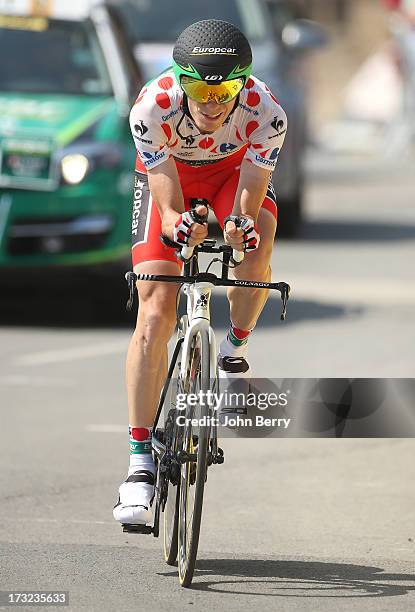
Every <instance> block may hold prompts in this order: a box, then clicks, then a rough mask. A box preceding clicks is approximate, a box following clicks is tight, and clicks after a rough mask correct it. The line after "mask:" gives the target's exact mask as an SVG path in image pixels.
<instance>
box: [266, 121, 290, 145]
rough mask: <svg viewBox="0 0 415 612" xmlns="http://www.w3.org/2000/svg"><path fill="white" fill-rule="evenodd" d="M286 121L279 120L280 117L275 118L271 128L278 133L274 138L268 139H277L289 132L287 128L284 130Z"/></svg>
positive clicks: (269, 137)
mask: <svg viewBox="0 0 415 612" xmlns="http://www.w3.org/2000/svg"><path fill="white" fill-rule="evenodd" d="M284 125H285V124H284V121H283V120H282V119H279V118H278V117H274V120H273V121H271V127H272V128H274V130H275V131H276V132H277V133H276V134H274V135H273V136H268V139H269V140H270V139H271V138H276V137H277V136H282V135H283V134H285V132H286V131H287V128H285V129H284Z"/></svg>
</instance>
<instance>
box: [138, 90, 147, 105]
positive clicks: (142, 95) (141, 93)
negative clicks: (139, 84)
mask: <svg viewBox="0 0 415 612" xmlns="http://www.w3.org/2000/svg"><path fill="white" fill-rule="evenodd" d="M146 91H147V89H143V90H142V91H141V92H140V95H139V96H138V98H137V100H136V101H135V104H138V103H139V102H141V100H142V99H143V98H144V94H145V93H146Z"/></svg>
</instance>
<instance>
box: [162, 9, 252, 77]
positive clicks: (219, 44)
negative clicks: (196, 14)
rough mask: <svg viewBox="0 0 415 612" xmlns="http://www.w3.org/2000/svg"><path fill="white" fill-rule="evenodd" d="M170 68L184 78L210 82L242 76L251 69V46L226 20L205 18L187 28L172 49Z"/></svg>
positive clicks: (246, 75)
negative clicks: (171, 64)
mask: <svg viewBox="0 0 415 612" xmlns="http://www.w3.org/2000/svg"><path fill="white" fill-rule="evenodd" d="M173 70H174V73H175V76H176V79H177V81H178V83H179V84H182V79H183V77H189V78H191V79H196V80H198V81H206V82H207V83H210V84H220V83H221V82H223V81H230V80H232V79H242V82H243V83H246V81H247V80H248V78H249V75H250V74H251V71H252V51H251V46H250V44H249V42H248V40H247V39H246V36H245V35H244V34H242V32H241V31H240V30H238V28H237V27H236V26H234V25H232V24H231V23H228V22H227V21H220V20H218V19H206V20H203V21H197V22H196V23H193V24H192V25H190V26H189V27H188V28H186V29H185V30H184V31H183V32H182V33H181V34H180V36H179V38H178V39H177V42H176V44H175V46H174V50H173Z"/></svg>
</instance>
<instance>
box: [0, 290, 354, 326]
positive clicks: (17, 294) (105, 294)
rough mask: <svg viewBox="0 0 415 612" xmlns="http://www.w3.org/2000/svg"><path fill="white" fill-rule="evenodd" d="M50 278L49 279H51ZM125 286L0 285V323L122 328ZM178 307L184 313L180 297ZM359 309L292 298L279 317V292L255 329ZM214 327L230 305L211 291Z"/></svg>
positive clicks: (131, 319)
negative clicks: (281, 318)
mask: <svg viewBox="0 0 415 612" xmlns="http://www.w3.org/2000/svg"><path fill="white" fill-rule="evenodd" d="M49 281H50V279H49ZM127 293H128V292H127V286H126V284H125V282H124V281H123V280H122V279H121V281H119V282H118V281H114V280H112V281H111V282H108V281H107V282H101V281H97V280H93V281H92V280H88V279H82V278H81V279H76V278H74V279H70V280H69V281H68V283H67V284H62V283H61V282H60V283H57V284H54V283H53V281H52V282H47V283H45V282H42V284H40V283H39V284H37V285H36V286H35V287H33V286H32V287H31V286H29V285H25V286H21V287H19V286H14V287H13V286H11V287H8V288H7V287H5V286H4V285H3V287H2V294H3V295H2V299H1V301H0V325H1V326H18V327H48V328H53V327H57V328H75V329H76V328H81V329H83V328H105V329H108V328H126V329H132V328H133V327H134V324H135V318H136V308H137V300H136V304H135V308H134V311H133V312H127V311H126V309H125V303H126V301H127V298H128V295H127ZM181 310H182V311H183V312H184V300H182V306H181ZM362 310H363V309H362V308H357V307H355V308H351V307H345V306H343V305H342V304H325V303H320V302H315V301H311V300H307V301H305V300H304V301H301V300H295V299H292V298H291V300H290V301H289V303H288V309H287V318H286V320H285V321H284V322H283V321H280V314H281V300H280V298H279V294H278V295H277V294H275V295H272V296H270V298H269V300H268V302H267V304H266V306H265V308H264V311H263V313H262V315H261V318H260V321H259V324H258V327H275V329H276V330H279V329H281V330H282V329H284V328H286V326H291V325H294V324H298V323H301V322H307V321H318V320H322V319H325V320H328V319H338V318H341V317H344V316H359V315H361V314H362ZM212 322H213V326H214V327H221V328H226V327H227V326H228V325H229V304H228V301H227V298H226V296H225V295H224V294H223V293H220V294H219V293H218V294H214V296H213V308H212Z"/></svg>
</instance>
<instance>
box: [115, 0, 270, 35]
mask: <svg viewBox="0 0 415 612" xmlns="http://www.w3.org/2000/svg"><path fill="white" fill-rule="evenodd" d="M119 6H120V10H121V12H122V13H123V15H124V19H125V21H126V25H127V28H128V30H129V34H130V37H131V39H132V40H133V41H134V42H136V43H140V42H172V41H174V40H176V38H177V37H178V36H179V34H180V32H182V31H183V30H184V29H185V28H186V27H187V26H188V25H190V24H191V23H194V22H195V21H200V20H201V19H223V20H224V21H229V22H231V23H233V24H234V25H236V26H237V27H238V28H239V29H241V30H242V31H243V32H244V33H245V34H246V36H247V37H248V38H249V40H250V41H256V40H260V39H263V38H264V37H265V35H266V22H265V18H264V14H263V12H262V10H261V6H260V2H259V1H258V0H197V1H195V0H180V2H172V0H129V1H128V2H124V1H120V2H119Z"/></svg>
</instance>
